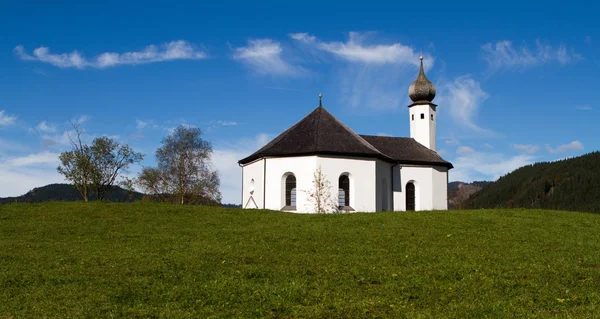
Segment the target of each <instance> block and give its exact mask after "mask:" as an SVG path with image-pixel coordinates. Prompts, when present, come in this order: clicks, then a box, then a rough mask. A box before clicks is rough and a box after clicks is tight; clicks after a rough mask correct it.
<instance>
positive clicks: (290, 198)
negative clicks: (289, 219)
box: [285, 175, 296, 209]
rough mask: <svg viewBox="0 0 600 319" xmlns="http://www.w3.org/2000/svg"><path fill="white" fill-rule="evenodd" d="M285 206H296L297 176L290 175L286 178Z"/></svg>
mask: <svg viewBox="0 0 600 319" xmlns="http://www.w3.org/2000/svg"><path fill="white" fill-rule="evenodd" d="M285 206H287V207H289V208H292V209H295V208H296V176H294V175H288V177H286V179H285Z"/></svg>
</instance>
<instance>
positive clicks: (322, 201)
mask: <svg viewBox="0 0 600 319" xmlns="http://www.w3.org/2000/svg"><path fill="white" fill-rule="evenodd" d="M312 184H313V187H312V188H311V189H309V190H307V191H306V194H307V195H308V200H309V202H310V203H312V204H313V207H314V208H315V212H316V213H318V214H325V213H328V212H338V205H337V201H336V199H335V198H334V197H333V196H332V195H331V182H329V179H327V176H326V175H325V173H323V170H322V169H321V167H320V166H319V168H317V169H316V170H315V172H314V173H313V181H312Z"/></svg>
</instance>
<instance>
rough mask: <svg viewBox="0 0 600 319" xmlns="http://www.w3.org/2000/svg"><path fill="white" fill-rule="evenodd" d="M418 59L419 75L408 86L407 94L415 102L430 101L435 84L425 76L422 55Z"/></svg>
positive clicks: (433, 93)
mask: <svg viewBox="0 0 600 319" xmlns="http://www.w3.org/2000/svg"><path fill="white" fill-rule="evenodd" d="M419 59H420V60H421V65H420V67H419V75H418V76H417V79H416V80H415V81H414V82H413V83H412V84H411V85H410V87H409V88H408V96H409V97H410V99H411V100H412V101H413V102H415V103H417V102H424V103H431V101H433V99H434V98H435V86H434V85H433V83H431V81H429V79H428V78H427V77H426V76H425V71H424V69H423V56H420V57H419Z"/></svg>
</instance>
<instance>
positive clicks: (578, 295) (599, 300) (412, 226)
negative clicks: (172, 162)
mask: <svg viewBox="0 0 600 319" xmlns="http://www.w3.org/2000/svg"><path fill="white" fill-rule="evenodd" d="M512 316H519V317H521V316H533V317H535V316H537V317H552V316H558V317H578V318H591V317H600V215H595V214H585V213H573V212H557V211H541V210H481V211H448V212H416V213H414V212H413V213H377V214H360V213H358V214H346V215H295V214H288V213H281V212H272V211H249V210H248V211H243V210H236V209H221V208H202V207H191V206H187V207H180V206H171V205H156V204H147V203H134V204H108V203H87V204H86V203H49V204H40V205H0V318H32V317H59V318H83V317H102V318H109V317H128V318H132V317H144V318H147V317H161V318H180V317H195V318H197V317H248V318H255V317H278V318H305V317H309V318H365V317H384V318H386V317H407V318H442V317H455V318H469V317H471V318H480V317H496V318H504V317H512Z"/></svg>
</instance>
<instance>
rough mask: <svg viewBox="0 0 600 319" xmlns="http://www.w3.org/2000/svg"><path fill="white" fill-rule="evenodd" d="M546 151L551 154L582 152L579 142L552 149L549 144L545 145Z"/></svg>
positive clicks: (581, 145) (581, 144)
mask: <svg viewBox="0 0 600 319" xmlns="http://www.w3.org/2000/svg"><path fill="white" fill-rule="evenodd" d="M546 150H547V151H548V152H550V153H552V154H556V153H564V152H567V151H583V143H581V142H580V141H573V142H571V143H568V144H563V145H559V146H558V147H556V148H553V147H551V146H550V145H549V144H546Z"/></svg>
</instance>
